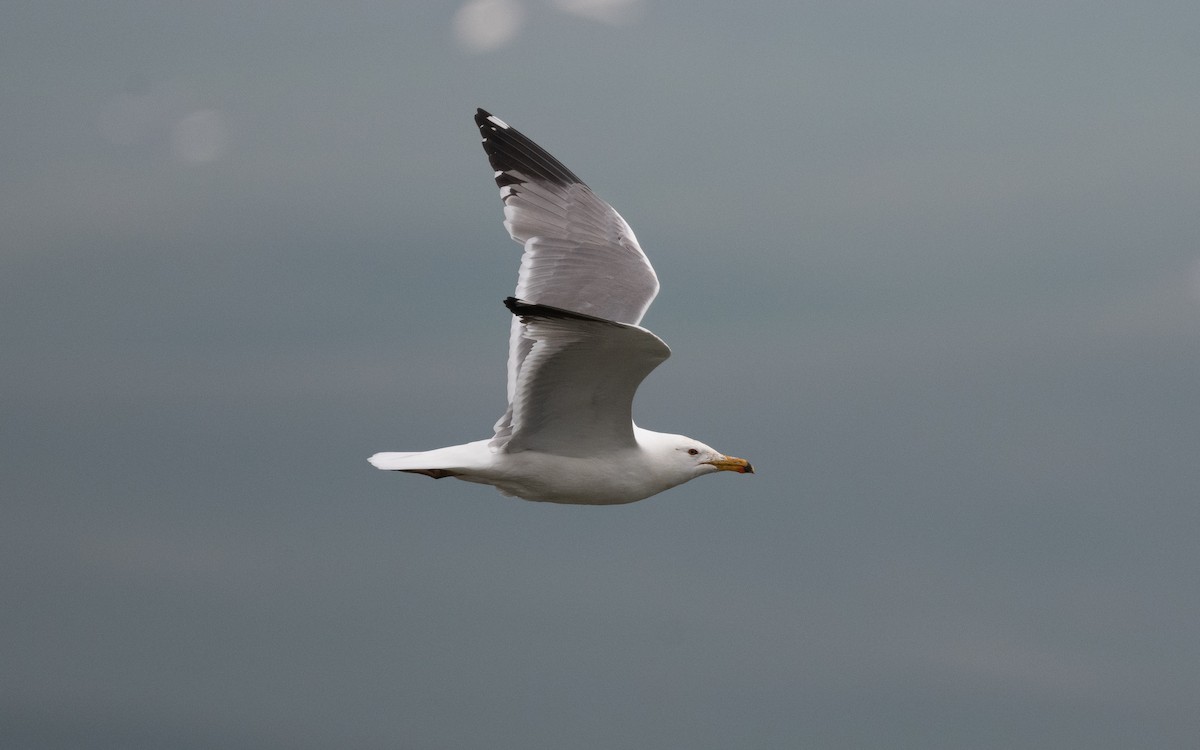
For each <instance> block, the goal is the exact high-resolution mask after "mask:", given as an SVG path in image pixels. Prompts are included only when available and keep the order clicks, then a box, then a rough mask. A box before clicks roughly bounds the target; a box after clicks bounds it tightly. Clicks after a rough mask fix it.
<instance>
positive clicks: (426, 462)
mask: <svg viewBox="0 0 1200 750" xmlns="http://www.w3.org/2000/svg"><path fill="white" fill-rule="evenodd" d="M486 445H487V441H486V440H481V441H478V442H477V443H467V444H466V445H451V446H450V447H448V448H438V449H437V450H432V451H409V452H403V453H376V454H375V455H374V456H371V457H370V458H369V459H367V460H368V461H370V462H371V465H372V466H374V467H375V468H376V469H382V470H384V471H406V472H408V473H410V474H424V475H425V476H427V477H433V478H434V479H441V478H442V477H456V476H459V475H461V474H464V473H469V472H470V471H471V469H473V468H476V466H477V464H478V463H479V454H480V453H483V454H484V455H486V454H488V451H487V447H486Z"/></svg>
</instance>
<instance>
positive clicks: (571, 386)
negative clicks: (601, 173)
mask: <svg viewBox="0 0 1200 750" xmlns="http://www.w3.org/2000/svg"><path fill="white" fill-rule="evenodd" d="M475 122H476V124H477V125H478V126H479V130H480V133H481V135H482V137H483V146H484V150H485V151H486V152H487V155H488V158H489V160H490V161H491V164H492V167H493V169H494V170H495V173H494V177H495V180H496V184H497V186H498V187H499V188H500V197H501V200H502V201H503V202H504V216H505V221H504V225H505V227H506V228H507V229H508V231H509V234H511V235H512V238H513V239H514V240H515V241H517V242H519V243H521V244H522V245H523V246H524V248H525V252H524V254H523V256H522V259H521V268H520V271H519V273H518V277H517V289H516V296H515V297H509V298H508V299H506V300H505V305H506V306H507V307H508V308H509V310H510V311H511V312H512V314H513V323H512V330H511V333H510V336H509V358H508V408H507V410H506V411H505V413H504V415H503V416H502V417H501V418H500V419H499V421H497V422H496V425H495V427H494V434H493V435H492V437H491V438H488V439H485V440H477V441H474V442H471V443H465V444H463V445H453V446H449V447H446V448H438V449H436V450H430V451H419V452H392V453H377V454H375V455H374V456H372V457H371V458H370V461H371V463H372V464H373V465H374V466H376V467H377V468H379V469H384V470H387V471H401V472H408V473H413V474H424V475H426V476H429V477H433V478H435V479H441V478H443V477H455V478H457V479H462V480H464V481H468V482H477V483H480V484H490V485H492V486H494V487H496V488H497V489H498V490H500V492H502V493H504V494H506V495H513V496H516V497H520V498H524V499H526V500H535V501H543V502H554V503H567V504H575V505H614V504H622V503H630V502H634V501H637V500H642V499H644V498H647V497H650V496H651V495H655V494H658V493H659V492H662V491H663V490H666V489H670V488H671V487H675V486H676V485H679V484H683V483H684V482H687V481H688V480H690V479H694V478H696V477H698V476H702V475H704V474H711V473H714V472H718V471H733V472H738V473H743V474H744V473H752V472H753V468H751V466H750V463H749V462H747V461H745V460H744V459H740V458H734V457H731V456H726V455H724V454H722V453H720V452H719V451H716V450H714V449H713V448H711V447H709V446H707V445H705V444H703V443H701V442H699V441H697V440H694V439H692V438H688V437H685V436H682V435H673V434H669V433H663V432H654V431H652V430H645V429H642V428H640V427H637V426H636V425H634V424H633V419H632V405H633V397H634V393H635V392H636V390H637V387H638V385H639V384H641V382H642V380H643V379H644V378H645V377H646V376H647V375H648V374H649V373H650V372H651V371H652V370H653V369H654V368H655V367H657V366H658V365H659V364H660V363H661V362H662V361H664V360H665V359H666V358H667V357H669V356H670V349H669V348H668V347H667V345H666V344H665V343H663V342H662V340H661V339H659V338H658V337H657V336H655V335H654V334H653V333H651V332H650V331H648V330H646V329H645V328H642V327H641V326H639V325H638V323H639V322H640V321H641V318H642V316H643V315H644V314H645V312H646V309H647V308H648V307H649V306H650V303H651V302H652V301H653V299H654V297H655V295H657V293H658V278H657V276H656V275H655V273H654V269H653V267H652V266H651V265H650V262H649V260H648V259H647V258H646V255H645V253H643V252H642V249H641V247H640V246H639V245H638V242H637V238H636V237H635V236H634V234H633V230H632V229H630V227H629V225H628V224H627V223H626V222H625V220H624V219H622V218H621V216H620V215H619V214H618V213H617V212H616V211H615V210H614V209H613V208H612V207H611V206H610V205H608V204H607V203H605V202H604V201H602V200H601V199H600V198H598V197H596V195H595V194H594V193H593V192H592V191H591V189H590V188H588V186H587V185H585V184H584V183H583V181H582V180H580V179H579V178H578V177H577V176H575V174H574V173H572V172H571V171H570V170H568V169H567V168H566V167H565V166H563V165H562V163H561V162H559V161H558V160H557V159H555V158H554V157H553V156H551V155H550V154H549V153H547V152H546V151H545V150H544V149H542V148H541V147H540V146H538V145H537V144H535V143H534V142H533V141H531V140H529V139H528V138H527V137H525V136H524V135H522V134H521V133H520V132H518V131H517V130H515V129H513V128H511V127H509V125H508V124H507V123H505V122H504V121H502V120H500V119H499V118H497V117H494V116H493V115H491V114H489V113H487V112H485V111H483V110H482V109H481V110H478V112H477V113H476V115H475Z"/></svg>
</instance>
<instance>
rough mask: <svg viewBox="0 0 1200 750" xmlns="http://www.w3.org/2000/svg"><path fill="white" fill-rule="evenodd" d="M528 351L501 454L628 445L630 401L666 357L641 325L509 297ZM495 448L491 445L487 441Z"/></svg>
mask: <svg viewBox="0 0 1200 750" xmlns="http://www.w3.org/2000/svg"><path fill="white" fill-rule="evenodd" d="M504 304H505V305H507V306H508V309H509V310H511V311H512V313H513V315H515V316H516V322H517V324H518V325H519V326H520V330H521V335H522V337H523V338H524V339H525V340H527V341H529V342H530V347H529V353H528V354H527V355H526V357H525V361H524V363H523V364H522V366H521V369H520V374H519V375H518V377H517V383H516V389H515V395H514V397H513V399H512V403H511V405H510V415H511V431H510V435H509V436H508V438H507V439H506V440H505V441H504V442H503V447H502V450H504V451H505V452H508V453H516V452H519V451H524V450H536V451H539V452H542V453H551V454H555V455H562V456H592V455H596V454H600V453H607V452H611V451H616V450H620V449H622V448H633V447H634V446H636V445H637V441H636V439H635V438H634V436H633V414H632V411H633V396H634V393H636V392H637V388H638V386H639V385H641V382H642V380H644V379H645V378H646V376H647V375H649V374H650V372H651V371H652V370H654V368H655V367H658V365H659V363H661V362H663V361H664V360H665V359H666V358H667V357H669V356H671V350H670V348H669V347H667V345H666V344H665V343H663V341H662V339H660V338H658V337H657V336H655V335H654V334H653V333H651V332H650V331H647V330H646V329H645V328H642V327H640V326H635V325H629V324H626V323H618V322H615V321H611V320H604V319H602V318H597V317H594V316H591V315H583V314H580V313H577V312H573V311H571V310H564V309H561V308H557V307H551V306H549V305H535V304H530V303H527V302H524V301H522V300H518V299H514V298H512V297H509V298H508V299H507V300H505V301H504ZM492 443H493V445H495V443H496V441H495V440H493V441H492Z"/></svg>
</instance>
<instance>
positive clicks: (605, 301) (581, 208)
mask: <svg viewBox="0 0 1200 750" xmlns="http://www.w3.org/2000/svg"><path fill="white" fill-rule="evenodd" d="M475 124H476V125H478V126H479V132H480V134H481V135H482V137H483V150H484V151H485V152H486V153H487V155H488V160H489V161H490V162H491V164H492V169H494V170H495V175H494V176H495V178H496V185H497V186H498V187H499V188H500V199H501V200H502V201H503V202H504V226H505V228H506V229H508V232H509V234H511V235H512V238H513V239H514V240H515V241H517V242H519V243H521V244H522V245H524V247H525V252H524V254H523V255H522V256H521V269H520V272H519V273H518V276H517V289H516V292H515V296H516V297H518V298H521V299H524V300H529V301H530V302H533V303H536V304H539V305H548V306H552V307H557V308H560V309H563V310H570V311H574V312H578V313H583V314H584V315H589V316H593V317H596V318H601V319H604V320H609V321H614V322H618V323H627V324H630V325H637V324H638V323H639V322H640V321H641V319H642V316H643V315H645V313H646V310H647V309H648V308H649V307H650V303H651V302H653V301H654V297H655V295H657V294H658V277H657V276H656V275H655V273H654V268H653V267H652V266H651V265H650V261H649V260H648V259H647V258H646V254H645V253H644V252H642V248H641V246H640V245H638V241H637V237H635V236H634V234H633V230H632V229H630V228H629V224H627V223H626V222H625V220H624V219H623V218H621V215H620V214H618V213H617V212H616V211H615V210H614V209H613V207H612V206H610V205H608V204H607V203H605V202H604V201H603V200H601V199H600V198H598V197H596V194H595V193H593V192H592V190H591V188H589V187H588V186H587V185H585V184H584V183H583V181H582V180H580V179H579V177H577V176H576V175H575V173H574V172H572V171H571V170H569V169H567V168H566V167H565V166H563V164H562V163H561V162H560V161H558V160H557V159H555V158H554V157H553V156H551V155H550V154H549V153H547V152H546V150H545V149H543V148H542V147H541V146H538V145H537V144H536V143H534V142H533V141H531V140H529V138H527V137H526V136H524V135H523V134H521V133H520V132H519V131H518V130H516V129H514V128H512V127H510V126H509V125H508V124H507V123H505V122H504V121H503V120H501V119H500V118H498V117H495V116H493V115H491V114H489V113H488V112H485V111H484V110H482V109H480V110H478V111H477V112H476V114H475ZM531 345H532V341H531V340H530V339H528V338H526V337H525V336H523V335H522V331H521V323H520V322H519V321H518V320H515V319H514V321H513V325H512V329H511V332H510V334H509V353H508V401H509V409H508V411H507V412H506V413H505V415H504V416H503V417H501V418H500V420H499V421H498V422H497V423H496V436H495V438H494V439H493V445H497V446H498V445H501V444H503V442H504V441H505V440H506V439H507V438H508V437H509V436H510V435H511V434H512V426H513V425H512V416H513V415H512V403H513V398H514V397H515V395H516V394H515V392H516V385H517V381H518V379H519V378H520V372H521V367H522V363H523V362H524V361H525V359H526V357H528V356H529V351H530V347H531Z"/></svg>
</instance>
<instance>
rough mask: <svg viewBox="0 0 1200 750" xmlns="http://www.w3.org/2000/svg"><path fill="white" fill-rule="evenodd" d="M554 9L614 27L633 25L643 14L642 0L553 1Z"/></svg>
mask: <svg viewBox="0 0 1200 750" xmlns="http://www.w3.org/2000/svg"><path fill="white" fill-rule="evenodd" d="M551 2H552V3H553V4H554V7H556V8H558V9H559V10H561V11H564V12H566V13H571V14H574V15H577V16H581V17H583V18H587V19H590V20H592V21H600V22H601V23H610V24H613V25H614V26H616V25H619V24H625V23H632V22H633V21H636V20H637V19H638V16H640V15H641V12H642V3H641V0H551Z"/></svg>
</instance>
